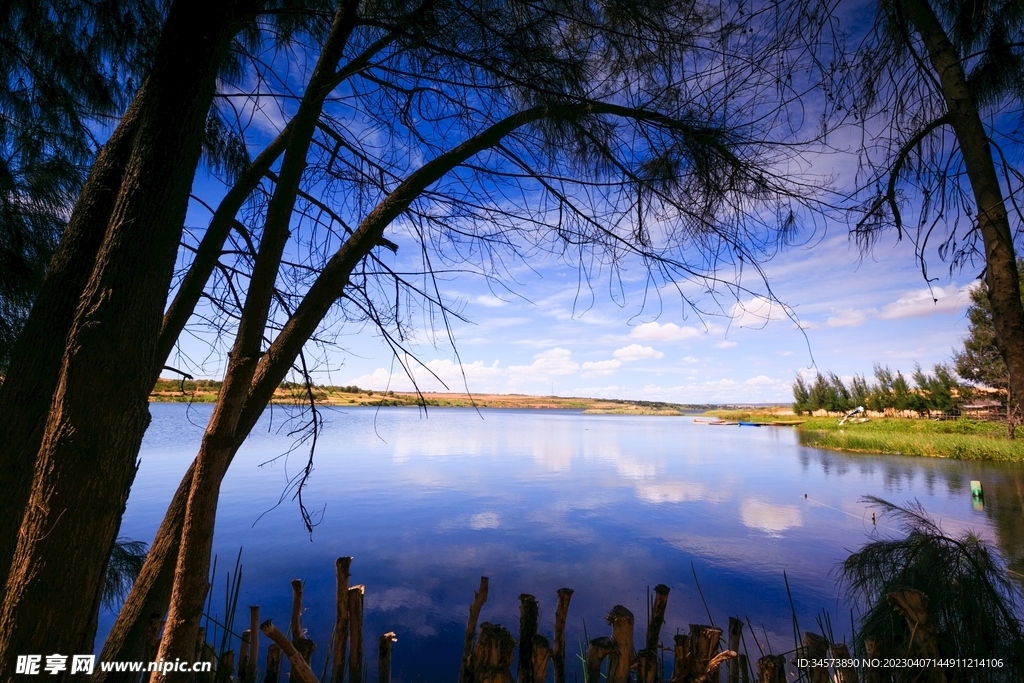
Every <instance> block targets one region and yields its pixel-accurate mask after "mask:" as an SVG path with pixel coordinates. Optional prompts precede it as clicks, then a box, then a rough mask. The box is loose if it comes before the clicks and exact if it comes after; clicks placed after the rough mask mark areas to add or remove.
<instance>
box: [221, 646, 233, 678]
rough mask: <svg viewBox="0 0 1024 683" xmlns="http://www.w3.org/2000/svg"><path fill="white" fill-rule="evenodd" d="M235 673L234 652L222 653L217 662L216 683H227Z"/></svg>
mask: <svg viewBox="0 0 1024 683" xmlns="http://www.w3.org/2000/svg"><path fill="white" fill-rule="evenodd" d="M234 672H235V651H234V650H228V651H227V652H222V653H221V655H220V659H219V660H217V683H228V681H230V680H231V674H233V673H234Z"/></svg>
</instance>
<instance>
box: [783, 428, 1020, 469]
mask: <svg viewBox="0 0 1024 683" xmlns="http://www.w3.org/2000/svg"><path fill="white" fill-rule="evenodd" d="M799 431H800V443H801V444H803V445H805V446H813V447H815V448H830V449H834V450H842V451H861V452H867V453H892V454H897V455H922V456H926V457H932V458H959V459H962V460H1005V461H1017V462H1024V440H1014V441H1009V440H1007V438H1006V427H1005V426H1004V425H1002V424H999V423H994V422H979V421H975V420H965V419H962V420H949V421H943V422H935V421H932V420H911V419H906V418H887V419H882V420H877V419H873V420H871V421H870V422H864V423H854V424H850V423H847V424H845V425H843V426H842V427H840V426H839V424H838V420H836V419H835V418H813V419H810V420H808V421H807V422H806V423H804V424H803V425H801V426H800V427H799Z"/></svg>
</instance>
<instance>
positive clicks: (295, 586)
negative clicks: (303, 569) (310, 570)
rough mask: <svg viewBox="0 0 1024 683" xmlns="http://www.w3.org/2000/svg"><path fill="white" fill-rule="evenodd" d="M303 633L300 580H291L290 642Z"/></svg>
mask: <svg viewBox="0 0 1024 683" xmlns="http://www.w3.org/2000/svg"><path fill="white" fill-rule="evenodd" d="M304 635H305V634H304V633H303V629H302V580H301V579H293V580H292V620H291V636H292V643H294V642H295V640H296V639H297V638H301V637H303V636H304Z"/></svg>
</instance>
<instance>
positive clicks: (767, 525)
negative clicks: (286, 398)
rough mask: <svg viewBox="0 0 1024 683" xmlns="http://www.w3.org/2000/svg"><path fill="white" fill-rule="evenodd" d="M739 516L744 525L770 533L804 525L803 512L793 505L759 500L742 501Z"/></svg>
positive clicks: (773, 533) (774, 533)
mask: <svg viewBox="0 0 1024 683" xmlns="http://www.w3.org/2000/svg"><path fill="white" fill-rule="evenodd" d="M740 518H741V519H742V520H743V525H744V526H746V527H748V528H751V529H757V530H758V531H765V532H767V533H768V534H770V535H776V534H778V533H779V532H780V531H785V530H786V529H789V528H790V527H799V526H803V525H804V519H803V514H801V512H800V508H798V507H796V506H795V505H773V504H771V503H766V502H764V501H760V500H745V501H743V504H742V505H741V506H740Z"/></svg>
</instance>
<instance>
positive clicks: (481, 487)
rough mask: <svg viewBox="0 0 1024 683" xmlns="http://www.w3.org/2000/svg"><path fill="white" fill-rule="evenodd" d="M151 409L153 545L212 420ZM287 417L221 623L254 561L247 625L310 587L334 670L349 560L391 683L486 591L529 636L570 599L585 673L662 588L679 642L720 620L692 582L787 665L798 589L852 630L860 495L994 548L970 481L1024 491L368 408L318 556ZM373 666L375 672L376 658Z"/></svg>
mask: <svg viewBox="0 0 1024 683" xmlns="http://www.w3.org/2000/svg"><path fill="white" fill-rule="evenodd" d="M152 409H153V415H154V420H153V425H152V426H151V427H150V430H149V433H148V434H147V436H146V442H145V445H144V448H143V452H142V465H141V468H140V470H139V475H138V478H137V480H136V484H135V487H134V488H133V490H132V497H131V499H130V501H129V505H128V511H127V513H126V515H125V519H124V523H123V526H122V529H121V533H122V535H126V536H129V537H131V538H136V539H143V540H146V541H149V540H151V539H152V536H153V534H154V532H155V529H156V527H157V525H158V524H159V522H160V519H161V518H162V515H163V511H164V508H165V506H166V504H167V502H168V501H169V499H170V496H171V494H172V493H173V491H174V488H175V487H176V486H177V483H178V480H179V478H180V476H181V474H182V473H183V472H184V470H185V469H186V467H187V465H188V463H189V462H190V461H191V459H192V457H193V456H194V455H195V451H196V446H197V445H198V441H199V437H200V435H201V430H202V427H203V426H205V423H206V420H207V418H208V417H209V414H210V410H211V407H210V406H197V407H193V408H190V409H187V408H186V407H185V406H181V405H173V404H156V405H154V406H152ZM283 412H284V411H282V410H279V409H275V411H274V416H273V417H274V421H273V426H271V421H270V420H269V419H266V420H265V421H264V423H262V424H261V426H260V427H258V428H257V433H256V434H254V436H253V438H252V439H250V441H249V443H247V445H246V446H245V448H243V449H242V451H241V452H240V454H239V455H238V457H237V459H236V461H235V463H234V464H233V465H232V468H231V471H230V473H229V475H228V478H227V480H226V481H225V483H224V486H223V489H222V495H221V505H220V508H219V510H218V519H217V537H216V539H215V552H217V553H218V555H219V557H220V558H221V560H222V561H221V562H219V563H218V576H217V582H218V585H217V587H216V590H217V593H215V599H214V604H215V605H217V604H223V599H224V598H223V580H224V573H225V571H226V568H227V565H228V564H229V563H230V564H233V560H234V556H235V555H236V553H237V551H238V547H239V546H242V547H243V548H244V550H243V553H242V562H243V564H244V568H245V569H244V579H243V584H242V595H241V597H240V599H239V605H240V607H244V606H245V605H250V604H257V603H258V604H260V605H261V615H262V616H263V617H264V618H265V617H273V618H274V619H275V620H276V621H277V622H278V623H280V624H285V623H287V617H288V613H289V605H290V595H291V592H290V586H289V581H290V580H291V579H293V578H303V579H305V581H306V602H307V611H306V613H305V616H304V624H305V625H306V626H307V628H308V629H309V633H310V635H311V637H313V638H314V640H316V641H317V642H318V643H319V644H320V645H319V646H320V648H321V652H320V653H318V654H322V652H323V650H324V649H326V647H327V639H328V637H329V635H330V627H331V622H332V618H333V616H332V615H333V609H334V608H333V604H334V598H333V591H334V586H333V583H334V564H333V562H334V559H335V558H336V557H338V556H339V555H352V556H354V558H355V559H354V561H353V564H352V572H353V574H352V581H353V583H364V584H366V591H367V592H366V629H367V634H366V638H367V643H370V644H372V643H374V642H375V641H376V636H378V635H379V634H381V633H383V632H385V631H388V630H394V631H396V632H397V633H398V637H399V641H398V643H397V644H396V645H395V654H394V658H395V662H394V670H395V678H396V680H405V681H411V680H413V679H414V678H416V675H417V673H421V674H422V678H423V679H425V680H440V679H442V678H444V679H448V680H454V678H455V677H456V674H457V670H458V662H459V654H460V652H461V640H462V632H463V630H464V629H465V625H464V624H465V618H466V615H467V613H468V606H469V602H470V600H471V599H472V595H473V591H474V590H475V588H476V587H477V585H478V582H479V577H480V575H487V576H489V577H490V579H491V583H490V585H491V590H490V599H489V600H488V603H487V605H486V606H485V607H484V611H483V614H482V616H481V620H487V621H492V622H498V623H502V624H504V625H506V626H508V627H510V628H511V629H512V630H513V631H514V630H515V628H514V627H515V626H516V624H518V601H517V596H518V595H519V594H520V593H522V592H528V593H533V594H534V595H536V596H537V597H538V599H539V601H540V605H541V618H542V623H543V624H544V625H545V626H544V628H542V631H543V632H547V633H548V634H549V635H550V631H551V624H550V623H549V622H551V620H552V619H553V612H554V602H555V599H554V598H555V591H556V590H557V589H558V588H560V587H562V586H569V587H571V588H574V589H575V591H576V593H575V595H574V597H573V601H572V607H571V609H570V619H569V621H570V631H569V635H568V642H569V644H570V645H569V650H570V654H573V653H575V651H576V647H575V643H576V641H577V638H578V637H582V631H583V625H584V622H586V625H587V631H588V633H589V634H590V636H591V637H595V635H600V634H601V633H603V631H604V628H605V627H604V624H603V616H604V615H605V614H606V613H607V611H608V610H609V609H610V608H611V607H612V606H613V605H615V604H623V605H625V606H626V607H628V608H630V609H631V610H632V611H633V613H634V614H635V615H636V616H637V624H638V626H639V625H640V624H641V623H642V622H643V621H644V618H645V616H644V615H645V614H646V608H645V594H646V593H645V592H646V589H647V587H648V586H654V585H655V584H657V583H665V584H668V585H669V586H670V587H671V588H672V593H671V595H670V597H669V608H668V616H667V623H666V626H665V629H664V630H663V635H665V637H666V640H668V639H669V637H670V634H672V633H674V632H675V631H676V629H684V630H685V629H686V628H687V624H689V623H691V622H693V623H698V622H699V623H707V621H708V616H707V613H706V611H705V608H704V605H703V603H702V601H701V597H700V594H699V592H698V591H697V589H696V586H695V583H694V571H696V575H697V578H698V580H699V581H700V588H701V589H702V591H703V595H704V598H705V599H706V600H707V603H708V605H709V607H710V609H711V612H712V617H713V618H714V619H715V621H716V623H719V624H721V623H724V622H725V621H726V618H727V617H728V616H729V615H740V616H745V617H749V618H750V619H751V621H752V622H754V623H755V624H756V625H758V627H759V628H758V637H759V638H760V639H761V640H762V641H763V640H764V637H763V635H762V632H761V631H762V630H761V628H760V626H761V625H762V624H763V626H764V630H765V631H766V632H767V634H768V636H769V637H770V638H771V640H772V644H773V645H774V646H775V648H776V650H779V649H789V641H790V640H791V636H790V635H789V634H791V633H792V626H791V618H790V612H789V601H788V598H787V596H786V588H785V584H784V582H783V572H784V571H785V572H786V574H787V576H788V578H789V583H790V587H791V588H792V590H793V599H794V603H795V605H796V608H797V612H798V616H799V618H800V620H801V626H802V627H804V628H810V627H813V626H814V616H815V614H816V613H817V612H819V610H820V609H822V608H826V609H829V610H830V611H831V612H832V613H833V616H835V615H836V614H837V612H838V613H839V614H848V612H847V610H846V608H845V607H843V606H842V605H841V604H839V603H838V602H837V598H836V593H837V592H836V589H835V582H834V578H833V577H832V576H830V572H831V571H832V569H833V567H834V566H835V564H836V563H837V562H839V561H840V560H842V559H843V558H844V557H846V555H847V554H848V551H849V550H851V549H854V548H856V547H858V546H859V545H861V544H862V543H863V542H864V541H865V540H866V539H867V538H868V533H869V532H870V531H871V523H870V516H871V514H870V510H868V509H867V508H865V506H864V505H862V504H860V503H859V502H858V499H859V498H860V497H861V496H862V495H865V494H873V495H877V496H880V497H882V498H886V499H888V500H891V501H893V502H904V501H906V500H909V499H913V498H917V499H919V500H921V502H922V503H924V505H925V507H926V508H927V509H928V511H929V512H930V513H932V514H933V515H935V516H936V517H939V518H940V519H941V520H942V521H943V523H944V525H945V526H946V527H947V528H949V529H958V528H961V527H962V526H963V525H968V526H970V527H972V528H974V529H976V530H979V531H982V532H984V533H985V535H986V536H988V537H990V538H991V537H992V534H993V532H992V527H991V525H990V521H989V517H988V516H987V513H986V512H978V511H975V510H973V509H972V507H971V500H970V493H969V488H968V482H969V480H970V479H982V480H984V481H985V485H986V487H989V486H992V487H998V486H1000V485H1002V484H1003V483H1004V482H1005V481H1007V480H1008V478H1011V477H1019V476H1020V473H1021V472H1024V470H1022V469H1021V468H1019V467H1018V468H1016V469H1013V468H1010V467H1007V466H995V465H985V464H983V463H973V462H957V461H938V460H926V459H911V458H899V457H876V456H847V455H843V454H838V453H828V452H823V451H817V450H813V449H808V448H803V447H800V446H798V445H797V443H796V438H795V433H794V432H793V431H792V430H789V429H766V428H763V429H754V428H737V427H718V426H706V425H696V424H693V423H692V422H691V421H690V420H689V419H688V418H656V417H634V416H590V415H581V414H579V413H568V412H555V411H548V412H544V411H482V413H479V414H478V413H476V412H474V411H471V410H462V409H448V410H432V411H431V412H430V416H429V419H424V418H422V416H421V415H420V414H419V413H418V412H417V411H416V410H413V409H396V408H389V409H385V410H381V411H379V412H375V411H373V410H370V409H359V408H356V409H348V410H345V411H344V412H342V411H338V412H333V411H332V412H329V413H327V421H328V426H327V430H326V431H325V432H324V433H323V434H322V436H321V438H320V445H319V447H318V449H319V450H318V453H317V457H316V469H315V472H314V474H313V478H312V480H311V482H310V485H309V488H308V489H307V492H306V493H305V494H304V498H305V500H306V502H307V505H308V506H309V507H310V508H311V509H313V510H320V509H322V510H323V520H322V523H321V524H320V525H319V526H318V527H317V528H316V530H315V532H314V534H313V536H312V539H310V537H309V536H308V535H307V534H306V533H305V532H304V530H303V528H302V526H301V522H300V520H299V516H298V512H297V510H296V505H295V503H294V502H292V501H290V500H285V502H284V503H282V504H281V505H280V506H279V507H277V508H276V509H272V508H274V506H275V505H276V504H277V503H278V500H279V498H280V496H281V492H282V490H284V487H285V482H286V479H287V476H288V475H291V474H294V473H295V472H297V471H298V469H299V468H300V467H301V466H302V465H303V464H304V463H305V454H304V453H302V452H301V450H300V451H297V452H296V453H293V454H292V455H291V457H290V459H289V460H287V461H285V460H279V461H277V462H275V463H273V464H271V465H266V466H264V467H258V465H259V464H260V463H262V462H264V461H266V460H268V459H270V458H272V457H274V456H276V455H278V454H280V453H282V452H284V451H286V450H287V449H288V447H289V445H290V443H291V439H290V438H289V437H287V436H286V435H285V432H284V431H279V427H280V424H281V421H282V417H283ZM268 417H269V416H268ZM190 420H191V423H192V424H190V422H189V421H190ZM285 431H286V430H285ZM1015 481H1019V479H1015ZM805 494H807V498H806V499H805V498H804V495H805ZM267 510H270V512H268V513H267V514H266V515H264V516H263V517H262V518H260V519H259V521H258V522H256V520H257V518H258V517H259V516H260V514H261V513H264V512H265V511H267ZM254 522H255V524H254ZM1004 526H1005V525H1004ZM1004 540H1005V539H1004ZM1010 542H1011V543H1018V544H1019V543H1020V542H1021V539H1011V541H1010ZM228 558H230V562H229V561H228ZM691 563H692V568H691ZM222 609H223V608H221V610H222ZM242 611H245V612H246V614H247V613H248V612H247V610H244V609H240V613H241V612H242ZM109 621H110V619H109V617H108V616H105V618H104V620H103V623H102V624H101V632H105V629H106V628H109ZM848 621H849V618H848V616H847V617H841V618H834V619H833V624H837V625H838V624H844V623H848ZM846 628H848V626H847V627H846ZM638 633H639V631H638ZM748 643H749V646H750V648H751V650H752V652H755V653H756V646H755V645H754V643H753V642H752V641H748ZM763 644H764V643H763V642H762V645H763ZM367 653H368V655H367V656H368V659H374V657H372V656H371V655H375V648H373V647H370V646H369V645H368V648H367ZM570 659H572V658H571V657H570ZM318 661H319V662H321V663H322V661H323V660H322V659H319V660H318ZM573 661H574V660H573Z"/></svg>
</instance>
